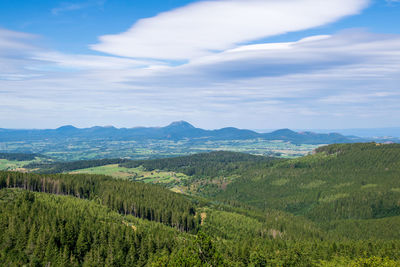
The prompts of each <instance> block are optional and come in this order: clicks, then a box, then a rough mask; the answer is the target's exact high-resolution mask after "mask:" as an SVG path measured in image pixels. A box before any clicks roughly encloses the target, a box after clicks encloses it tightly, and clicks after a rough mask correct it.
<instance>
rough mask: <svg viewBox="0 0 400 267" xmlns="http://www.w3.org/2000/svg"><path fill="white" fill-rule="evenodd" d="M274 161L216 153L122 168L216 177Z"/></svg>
mask: <svg viewBox="0 0 400 267" xmlns="http://www.w3.org/2000/svg"><path fill="white" fill-rule="evenodd" d="M272 160H274V158H269V157H263V156H254V155H249V154H244V153H235V152H227V151H216V152H210V153H200V154H195V155H191V156H183V157H175V158H165V159H153V160H135V161H127V162H125V163H121V164H120V166H122V167H127V168H136V167H139V166H143V167H144V168H145V169H146V170H149V171H152V170H156V169H158V170H167V171H175V172H181V173H184V174H186V175H190V176H202V177H214V176H218V175H227V174H231V173H232V172H234V171H235V170H238V169H241V168H244V167H247V166H248V165H249V164H251V165H253V164H257V163H268V162H271V161H272Z"/></svg>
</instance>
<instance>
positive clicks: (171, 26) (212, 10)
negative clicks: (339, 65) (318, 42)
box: [91, 0, 370, 59]
mask: <svg viewBox="0 0 400 267" xmlns="http://www.w3.org/2000/svg"><path fill="white" fill-rule="evenodd" d="M369 2H370V1H369V0H335V1H320V0H281V1H275V0H247V1H243V0H222V1H202V2H198V3H195V4H191V5H188V6H185V7H182V8H178V9H175V10H172V11H169V12H165V13H161V14H159V15H157V16H155V17H153V18H148V19H142V20H140V21H139V22H137V23H136V24H135V25H133V26H132V28H130V29H129V30H128V31H126V32H124V33H121V34H116V35H105V36H101V37H100V43H98V44H95V45H92V46H91V47H92V48H93V49H94V50H97V51H101V52H105V53H109V54H113V55H119V56H126V57H140V58H158V59H192V58H197V57H201V56H205V55H209V54H211V53H213V52H216V51H218V52H221V51H224V50H227V49H232V48H235V47H236V46H237V45H239V44H241V43H246V42H251V41H255V40H257V39H260V38H265V37H269V36H274V35H279V34H284V33H287V32H293V31H300V30H305V29H310V28H313V27H317V26H321V25H325V24H327V23H331V22H334V21H337V20H338V19H340V18H343V17H345V16H349V15H354V14H357V13H359V12H360V11H361V10H363V9H364V8H366V7H367V6H368V4H369Z"/></svg>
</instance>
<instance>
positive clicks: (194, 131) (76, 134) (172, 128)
mask: <svg viewBox="0 0 400 267" xmlns="http://www.w3.org/2000/svg"><path fill="white" fill-rule="evenodd" d="M62 139H81V140H118V141H123V140H173V141H178V140H184V139H190V140H249V139H263V140H283V141H287V142H291V143H294V144H333V143H353V142H367V141H371V140H372V139H368V138H360V137H357V136H345V135H342V134H339V133H315V132H309V131H304V132H295V131H292V130H290V129H280V130H276V131H273V132H270V133H258V132H255V131H251V130H245V129H238V128H234V127H227V128H222V129H216V130H205V129H201V128H196V127H195V126H193V125H191V124H190V123H188V122H186V121H176V122H173V123H171V124H169V125H168V126H165V127H135V128H115V127H113V126H106V127H100V126H95V127H91V128H76V127H74V126H71V125H66V126H62V127H60V128H57V129H44V130H37V129H24V130H21V129H18V130H17V129H0V142H1V141H2V142H6V141H8V142H9V141H35V140H62ZM384 141H396V140H392V139H390V140H388V139H385V140H384Z"/></svg>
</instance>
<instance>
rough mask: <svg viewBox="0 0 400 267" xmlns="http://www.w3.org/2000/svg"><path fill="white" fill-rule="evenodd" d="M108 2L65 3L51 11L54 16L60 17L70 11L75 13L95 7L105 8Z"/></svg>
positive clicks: (98, 0)
mask: <svg viewBox="0 0 400 267" xmlns="http://www.w3.org/2000/svg"><path fill="white" fill-rule="evenodd" d="M106 1H107V0H89V1H79V2H64V3H62V4H61V5H60V6H58V7H55V8H53V9H52V10H51V13H52V14H53V15H59V14H61V13H64V12H68V11H75V10H80V9H85V8H89V7H93V6H103V5H104V3H105V2H106Z"/></svg>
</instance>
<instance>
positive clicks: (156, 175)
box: [69, 164, 188, 192]
mask: <svg viewBox="0 0 400 267" xmlns="http://www.w3.org/2000/svg"><path fill="white" fill-rule="evenodd" d="M69 173H71V174H77V173H87V174H103V175H109V176H112V177H114V178H117V179H124V180H132V181H140V182H144V183H153V184H165V185H168V187H172V188H174V187H175V186H176V185H178V184H180V182H181V181H183V180H185V179H187V178H188V176H187V175H185V174H182V173H175V172H166V171H159V170H154V171H146V170H144V169H143V167H138V168H124V167H119V166H118V164H111V165H104V166H99V167H93V168H87V169H80V170H74V171H71V172H69ZM176 191H177V192H180V191H181V190H180V189H178V188H177V189H176Z"/></svg>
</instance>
